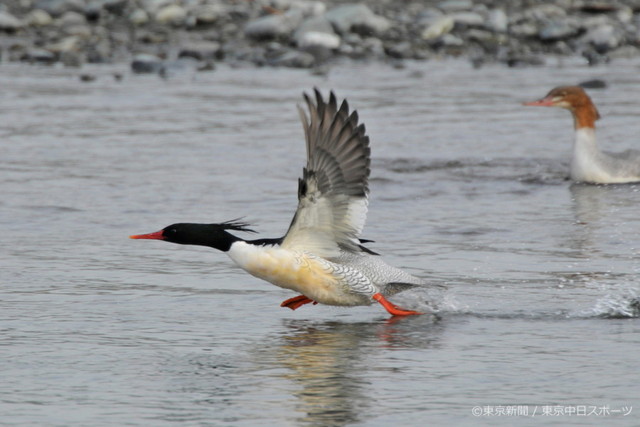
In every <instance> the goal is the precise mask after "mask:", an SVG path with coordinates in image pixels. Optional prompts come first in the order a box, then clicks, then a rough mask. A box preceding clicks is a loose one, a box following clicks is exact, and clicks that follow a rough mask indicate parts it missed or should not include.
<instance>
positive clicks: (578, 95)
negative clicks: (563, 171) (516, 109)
mask: <svg viewBox="0 0 640 427" xmlns="http://www.w3.org/2000/svg"><path fill="white" fill-rule="evenodd" d="M524 105H527V106H537V107H560V108H564V109H566V110H569V111H570V112H571V114H572V115H573V122H574V128H575V136H574V143H573V156H572V158H571V166H570V168H571V169H570V178H571V180H573V181H576V182H581V183H585V184H625V183H633V182H639V181H640V151H638V150H627V151H623V152H620V153H610V152H606V151H601V150H600V148H599V147H598V144H597V141H596V126H595V122H596V120H598V119H599V118H600V113H599V112H598V109H597V108H596V106H595V104H594V103H593V101H592V100H591V98H590V97H589V95H587V93H586V92H585V90H584V89H583V88H582V87H580V86H559V87H556V88H554V89H552V90H551V91H550V92H549V93H547V95H546V96H545V97H544V98H541V99H539V100H537V101H531V102H525V103H524Z"/></svg>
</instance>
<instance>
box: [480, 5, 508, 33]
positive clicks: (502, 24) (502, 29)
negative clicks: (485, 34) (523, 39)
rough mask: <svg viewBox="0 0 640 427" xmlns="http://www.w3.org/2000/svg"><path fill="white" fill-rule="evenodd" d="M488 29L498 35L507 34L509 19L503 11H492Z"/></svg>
mask: <svg viewBox="0 0 640 427" xmlns="http://www.w3.org/2000/svg"><path fill="white" fill-rule="evenodd" d="M485 26H486V28H488V29H489V30H491V31H495V32H496V33H506V32H507V29H508V27H509V18H508V17H507V14H506V13H505V12H504V10H502V9H491V10H490V11H489V14H488V16H487V22H486V24H485Z"/></svg>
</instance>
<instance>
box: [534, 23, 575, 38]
mask: <svg viewBox="0 0 640 427" xmlns="http://www.w3.org/2000/svg"><path fill="white" fill-rule="evenodd" d="M578 30H579V28H578V26H577V25H573V24H572V23H571V22H570V21H569V20H567V19H563V20H558V21H551V22H549V23H547V24H546V25H545V26H543V27H542V28H541V29H540V32H539V33H538V38H539V39H540V40H542V41H544V42H553V41H558V40H565V39H568V38H571V37H573V36H575V35H577V34H578Z"/></svg>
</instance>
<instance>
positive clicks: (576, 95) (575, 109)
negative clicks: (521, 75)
mask: <svg viewBox="0 0 640 427" xmlns="http://www.w3.org/2000/svg"><path fill="white" fill-rule="evenodd" d="M524 105H529V106H538V107H560V108H565V109H567V110H569V111H571V113H572V114H573V118H574V121H575V126H576V129H580V128H583V127H591V128H595V121H596V120H598V119H599V118H600V113H598V109H597V108H596V106H595V105H594V104H593V102H592V101H591V98H590V97H589V95H587V92H585V90H584V89H583V88H581V87H580V86H558V87H556V88H553V89H551V90H550V91H549V93H547V95H546V96H545V97H544V98H542V99H539V100H537V101H532V102H526V103H525V104H524Z"/></svg>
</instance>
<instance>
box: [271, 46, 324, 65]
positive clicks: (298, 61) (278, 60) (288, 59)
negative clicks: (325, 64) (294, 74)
mask: <svg viewBox="0 0 640 427" xmlns="http://www.w3.org/2000/svg"><path fill="white" fill-rule="evenodd" d="M315 63H316V61H315V58H314V56H313V55H311V54H310V53H307V52H301V51H297V50H290V51H287V52H285V53H284V54H282V55H280V56H277V57H275V58H273V59H271V60H270V61H269V65H273V66H276V67H290V68H311V67H313V66H314V65H315Z"/></svg>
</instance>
